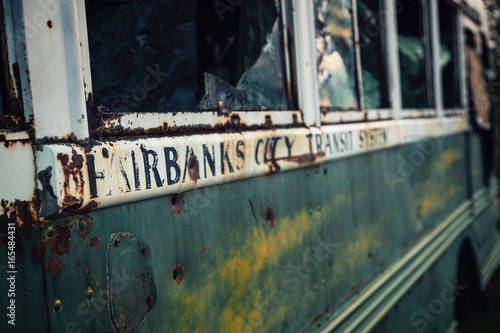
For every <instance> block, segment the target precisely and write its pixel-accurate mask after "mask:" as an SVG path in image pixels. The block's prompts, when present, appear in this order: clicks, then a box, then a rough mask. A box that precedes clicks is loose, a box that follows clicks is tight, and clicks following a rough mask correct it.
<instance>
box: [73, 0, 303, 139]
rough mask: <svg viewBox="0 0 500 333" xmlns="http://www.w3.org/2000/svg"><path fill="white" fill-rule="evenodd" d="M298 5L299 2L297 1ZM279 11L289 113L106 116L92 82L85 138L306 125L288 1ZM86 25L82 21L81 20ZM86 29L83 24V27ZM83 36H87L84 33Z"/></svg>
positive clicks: (175, 112)
mask: <svg viewBox="0 0 500 333" xmlns="http://www.w3.org/2000/svg"><path fill="white" fill-rule="evenodd" d="M299 1H300V0H299ZM279 3H280V4H281V8H282V11H281V12H280V13H279V15H280V16H281V17H280V21H281V26H280V28H281V29H282V33H283V45H284V50H285V52H284V53H285V54H284V59H285V62H284V65H285V71H286V74H287V75H289V76H288V78H287V83H288V91H291V92H292V95H293V97H292V98H291V99H290V98H289V100H291V101H294V102H293V104H295V105H291V107H292V108H293V109H291V110H280V111H275V110H265V111H262V110H255V111H229V110H226V109H224V108H220V109H219V110H217V111H199V112H193V111H187V112H184V111H178V110H169V111H166V112H155V111H147V112H120V113H119V112H108V111H107V110H106V108H103V107H100V106H98V105H95V104H94V101H93V97H92V82H90V83H89V82H87V84H86V87H85V95H86V96H87V117H88V125H89V137H90V138H92V139H101V138H105V137H121V136H130V135H165V134H174V135H177V134H186V133H211V132H220V131H221V130H229V131H232V130H237V131H241V130H258V129H269V128H289V127H301V126H304V125H305V124H306V122H305V118H307V117H306V116H305V115H304V112H303V106H302V105H301V103H300V101H298V100H297V98H296V97H295V96H296V95H297V91H299V90H300V89H298V88H297V86H298V85H301V83H300V82H299V80H298V79H297V76H299V73H296V71H297V68H296V64H297V62H298V56H297V55H296V53H299V52H300V45H299V44H298V43H296V40H295V34H296V33H297V31H298V29H297V27H296V26H295V24H294V22H293V20H292V19H291V17H292V15H293V12H294V11H293V10H292V1H290V0H279ZM85 10H86V9H85V5H83V6H82V8H80V11H81V13H79V16H80V17H85ZM84 22H86V20H84ZM85 28H86V23H85ZM85 33H87V32H86V31H85ZM83 58H84V71H85V73H86V74H87V75H86V76H87V77H91V74H90V61H89V59H90V53H89V49H88V43H87V45H84V50H83Z"/></svg>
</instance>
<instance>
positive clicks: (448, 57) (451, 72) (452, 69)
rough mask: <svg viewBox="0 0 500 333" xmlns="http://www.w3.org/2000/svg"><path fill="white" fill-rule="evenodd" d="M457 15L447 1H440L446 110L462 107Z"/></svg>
mask: <svg viewBox="0 0 500 333" xmlns="http://www.w3.org/2000/svg"><path fill="white" fill-rule="evenodd" d="M456 18H457V13H456V10H455V9H453V8H451V6H450V5H448V4H447V3H446V2H445V1H439V41H440V43H441V45H440V52H439V55H440V58H439V66H440V69H441V84H442V90H443V106H444V108H456V107H460V106H461V101H460V85H459V82H460V81H459V80H460V76H459V73H460V71H459V68H460V66H459V63H458V57H457V44H456V43H457V40H458V37H457V21H456Z"/></svg>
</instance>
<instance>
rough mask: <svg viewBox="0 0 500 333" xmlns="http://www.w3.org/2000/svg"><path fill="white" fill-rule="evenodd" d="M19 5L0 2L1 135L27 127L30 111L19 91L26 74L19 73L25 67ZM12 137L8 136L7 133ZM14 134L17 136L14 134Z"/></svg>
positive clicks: (9, 1) (5, 1)
mask: <svg viewBox="0 0 500 333" xmlns="http://www.w3.org/2000/svg"><path fill="white" fill-rule="evenodd" d="M20 12H21V8H20V4H18V3H17V2H16V1H11V0H2V1H1V2H0V52H1V55H0V56H1V60H2V64H1V71H2V73H1V76H0V93H1V95H2V96H1V99H0V102H1V104H2V105H1V111H0V131H2V132H4V131H5V133H4V134H3V137H7V136H9V134H12V132H16V131H24V130H27V129H29V127H30V125H29V123H28V122H29V121H30V115H31V110H30V107H29V105H28V103H27V101H29V98H26V96H24V94H23V88H22V87H25V86H27V82H26V77H25V76H23V75H22V71H23V69H24V68H25V59H24V57H23V55H24V44H23V40H22V38H20V36H21V34H22V25H21V24H20V23H19V19H20ZM10 136H12V135H10ZM14 137H17V136H16V135H14Z"/></svg>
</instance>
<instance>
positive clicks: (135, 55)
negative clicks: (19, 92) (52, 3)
mask: <svg viewBox="0 0 500 333" xmlns="http://www.w3.org/2000/svg"><path fill="white" fill-rule="evenodd" d="M279 3H280V1H276V0H256V1H240V2H234V1H233V2H232V4H230V3H229V2H226V1H208V0H206V1H201V0H198V1H197V0H156V1H139V0H86V15H87V26H88V36H89V49H90V60H91V71H92V85H93V93H94V101H95V103H96V104H97V105H103V106H105V107H107V108H108V109H109V110H110V111H114V112H132V111H141V112H144V111H155V112H166V111H195V110H196V111H204V110H220V109H221V108H224V109H227V110H238V111H241V110H269V109H272V110H289V109H290V108H291V107H292V105H291V101H290V100H289V98H288V96H291V94H289V92H288V91H287V87H288V85H287V84H286V82H287V80H289V78H288V77H287V75H286V73H287V71H286V65H285V64H286V62H285V52H286V50H285V49H284V43H283V34H282V21H281V8H280V5H279Z"/></svg>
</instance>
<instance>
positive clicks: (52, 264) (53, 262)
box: [45, 258, 64, 278]
mask: <svg viewBox="0 0 500 333" xmlns="http://www.w3.org/2000/svg"><path fill="white" fill-rule="evenodd" d="M63 267H64V264H63V263H62V262H61V260H59V259H58V258H52V259H49V260H47V262H46V263H45V269H47V270H48V271H50V276H51V277H53V278H55V277H56V276H58V275H59V273H60V272H61V270H62V269H63Z"/></svg>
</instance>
